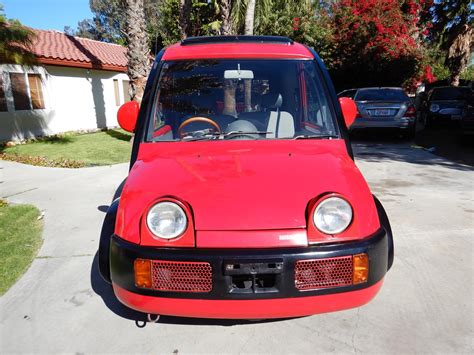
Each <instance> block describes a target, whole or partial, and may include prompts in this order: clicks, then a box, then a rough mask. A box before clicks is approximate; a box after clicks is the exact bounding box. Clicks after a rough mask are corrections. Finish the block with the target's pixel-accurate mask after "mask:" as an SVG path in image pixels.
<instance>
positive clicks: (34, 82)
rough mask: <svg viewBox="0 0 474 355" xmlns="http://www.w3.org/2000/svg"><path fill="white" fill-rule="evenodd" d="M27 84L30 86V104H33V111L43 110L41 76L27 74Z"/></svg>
mask: <svg viewBox="0 0 474 355" xmlns="http://www.w3.org/2000/svg"><path fill="white" fill-rule="evenodd" d="M28 83H29V85H30V97H31V103H32V104H33V110H36V109H42V108H44V99H43V86H42V83H41V75H39V74H28Z"/></svg>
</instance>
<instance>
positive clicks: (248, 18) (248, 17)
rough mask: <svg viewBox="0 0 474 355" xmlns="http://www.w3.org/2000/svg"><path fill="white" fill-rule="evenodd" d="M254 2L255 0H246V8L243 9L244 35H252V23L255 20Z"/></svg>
mask: <svg viewBox="0 0 474 355" xmlns="http://www.w3.org/2000/svg"><path fill="white" fill-rule="evenodd" d="M255 2H256V0H248V2H247V9H246V10H245V29H244V33H245V34H246V35H253V25H254V22H255Z"/></svg>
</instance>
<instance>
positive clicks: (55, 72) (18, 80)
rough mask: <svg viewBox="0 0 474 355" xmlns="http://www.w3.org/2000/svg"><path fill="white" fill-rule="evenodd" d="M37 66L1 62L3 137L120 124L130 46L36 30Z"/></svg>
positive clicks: (0, 121) (0, 127) (0, 126)
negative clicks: (118, 120)
mask: <svg viewBox="0 0 474 355" xmlns="http://www.w3.org/2000/svg"><path fill="white" fill-rule="evenodd" d="M34 31H35V33H36V39H35V43H34V46H33V52H34V54H35V55H36V57H37V59H38V65H37V66H34V67H22V66H19V65H11V64H3V63H0V141H11V140H13V141H15V140H22V139H27V138H32V137H37V136H45V135H51V134H56V133H61V132H66V131H75V130H88V129H96V128H105V127H113V126H117V119H116V114H117V109H118V107H119V106H120V105H121V104H123V103H124V102H126V101H128V100H129V95H128V76H127V74H126V72H127V57H126V48H124V47H122V46H119V45H116V44H110V43H103V42H98V41H93V40H89V39H84V38H78V37H73V36H68V35H66V34H64V33H62V32H57V31H45V30H34Z"/></svg>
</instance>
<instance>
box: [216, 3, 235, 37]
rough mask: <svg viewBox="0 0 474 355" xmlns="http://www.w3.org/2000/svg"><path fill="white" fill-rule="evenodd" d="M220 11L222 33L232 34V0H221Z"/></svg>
mask: <svg viewBox="0 0 474 355" xmlns="http://www.w3.org/2000/svg"><path fill="white" fill-rule="evenodd" d="M219 11H220V17H221V35H231V34H232V33H233V29H232V17H231V12H232V0H220V1H219Z"/></svg>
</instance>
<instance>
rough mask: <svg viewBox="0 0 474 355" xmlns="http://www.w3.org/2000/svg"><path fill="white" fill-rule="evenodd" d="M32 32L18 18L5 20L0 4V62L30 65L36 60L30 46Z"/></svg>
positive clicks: (32, 36) (32, 37)
mask: <svg viewBox="0 0 474 355" xmlns="http://www.w3.org/2000/svg"><path fill="white" fill-rule="evenodd" d="M34 36H35V34H34V32H33V31H32V30H30V29H29V28H27V27H25V26H23V25H22V24H21V23H20V21H18V20H12V19H10V20H7V18H6V16H5V13H4V11H3V5H1V4H0V62H2V63H12V64H22V65H23V64H26V65H31V64H34V63H35V62H36V58H35V56H34V55H33V54H32V53H31V51H30V47H31V44H32V41H33V39H34Z"/></svg>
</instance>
